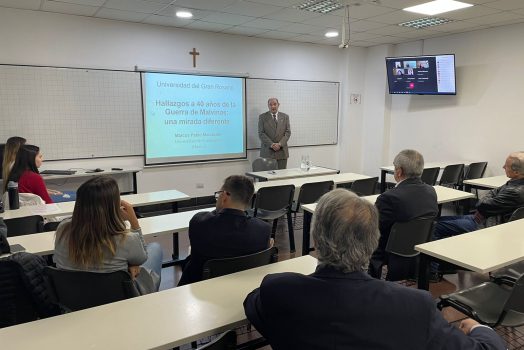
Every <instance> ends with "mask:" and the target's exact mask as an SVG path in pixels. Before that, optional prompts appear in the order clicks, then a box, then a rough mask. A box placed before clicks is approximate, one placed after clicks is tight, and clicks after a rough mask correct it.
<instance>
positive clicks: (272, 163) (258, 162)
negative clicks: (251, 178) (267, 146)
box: [253, 158, 278, 171]
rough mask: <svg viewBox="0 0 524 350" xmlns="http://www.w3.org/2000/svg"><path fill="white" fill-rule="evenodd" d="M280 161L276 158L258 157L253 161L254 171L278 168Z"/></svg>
mask: <svg viewBox="0 0 524 350" xmlns="http://www.w3.org/2000/svg"><path fill="white" fill-rule="evenodd" d="M277 169H278V163H277V160H276V159H270V158H257V159H255V160H254V161H253V171H264V170H277Z"/></svg>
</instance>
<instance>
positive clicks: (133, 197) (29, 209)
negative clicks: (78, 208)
mask: <svg viewBox="0 0 524 350" xmlns="http://www.w3.org/2000/svg"><path fill="white" fill-rule="evenodd" d="M121 198H122V199H123V200H125V201H128V202H129V203H131V205H133V206H136V207H140V206H144V205H153V204H161V203H173V209H174V210H173V211H176V203H177V202H179V201H183V200H186V199H189V198H190V197H189V196H188V195H187V194H185V193H183V192H180V191H177V190H167V191H157V192H147V193H140V194H129V195H123V196H121ZM74 208H75V202H62V203H53V204H46V205H44V206H25V207H21V208H20V209H16V210H6V211H5V212H4V213H2V214H0V217H2V218H4V220H8V219H16V218H21V217H25V216H31V215H41V216H44V217H47V218H51V217H56V216H68V215H71V214H73V209H74Z"/></svg>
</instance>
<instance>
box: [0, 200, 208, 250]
mask: <svg viewBox="0 0 524 350" xmlns="http://www.w3.org/2000/svg"><path fill="white" fill-rule="evenodd" d="M213 209H215V208H205V209H197V210H191V211H185V212H180V213H173V214H166V215H160V216H153V217H148V218H141V219H138V222H139V223H140V227H141V228H142V234H143V235H144V237H147V236H159V235H164V234H171V233H174V232H187V230H188V228H189V221H190V220H191V218H192V217H193V215H195V214H196V213H199V212H202V211H211V210H213ZM8 239H9V244H11V245H12V244H20V245H22V246H23V247H24V248H25V251H26V252H28V253H32V254H38V255H47V254H53V252H54V247H55V231H49V232H41V233H34V234H31V235H23V236H14V237H9V238H8Z"/></svg>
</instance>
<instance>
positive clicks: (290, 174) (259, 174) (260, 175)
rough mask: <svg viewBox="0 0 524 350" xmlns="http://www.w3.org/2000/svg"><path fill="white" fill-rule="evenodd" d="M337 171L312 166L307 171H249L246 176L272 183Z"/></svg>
mask: <svg viewBox="0 0 524 350" xmlns="http://www.w3.org/2000/svg"><path fill="white" fill-rule="evenodd" d="M338 173H339V170H336V169H330V168H323V167H319V166H313V167H311V169H309V171H304V170H301V169H300V168H291V169H280V170H271V171H267V170H266V171H250V172H247V173H246V175H247V176H251V177H254V178H255V179H259V180H260V181H274V180H282V179H290V178H295V177H307V176H319V175H329V174H338Z"/></svg>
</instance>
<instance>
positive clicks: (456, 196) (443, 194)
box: [301, 185, 475, 255]
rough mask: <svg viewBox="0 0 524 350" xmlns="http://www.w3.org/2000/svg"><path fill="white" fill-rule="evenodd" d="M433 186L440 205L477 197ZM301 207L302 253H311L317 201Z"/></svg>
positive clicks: (373, 201) (369, 198)
mask: <svg viewBox="0 0 524 350" xmlns="http://www.w3.org/2000/svg"><path fill="white" fill-rule="evenodd" d="M433 188H435V192H437V203H438V204H439V205H441V204H443V203H448V202H454V201H460V200H463V199H468V198H473V197H475V195H474V194H473V193H469V192H464V191H459V190H455V189H453V188H449V187H444V186H438V185H437V186H433ZM378 196H379V195H378V194H375V195H372V196H365V197H362V198H363V199H366V200H368V201H370V202H371V203H373V204H375V202H376V200H377V198H378ZM301 208H302V209H303V210H304V223H303V228H302V255H307V254H309V246H310V240H311V238H310V232H309V231H310V226H311V218H312V217H313V214H314V213H315V210H316V208H317V203H312V204H304V205H302V206H301Z"/></svg>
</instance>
